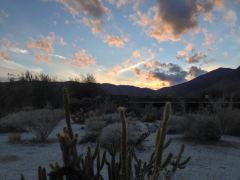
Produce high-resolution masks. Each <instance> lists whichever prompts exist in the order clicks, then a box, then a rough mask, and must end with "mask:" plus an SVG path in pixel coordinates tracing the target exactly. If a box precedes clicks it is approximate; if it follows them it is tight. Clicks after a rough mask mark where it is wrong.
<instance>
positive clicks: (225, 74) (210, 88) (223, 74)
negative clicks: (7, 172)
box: [158, 67, 240, 97]
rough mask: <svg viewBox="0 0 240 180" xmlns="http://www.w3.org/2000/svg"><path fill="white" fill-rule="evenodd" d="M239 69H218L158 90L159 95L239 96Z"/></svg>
mask: <svg viewBox="0 0 240 180" xmlns="http://www.w3.org/2000/svg"><path fill="white" fill-rule="evenodd" d="M239 90H240V67H238V68H237V69H230V68H219V69H216V70H213V71H211V72H209V73H206V74H204V75H201V76H199V77H197V78H195V79H193V80H191V81H188V82H185V83H182V84H179V85H175V86H172V87H167V88H162V89H159V90H158V94H159V95H163V94H167V95H171V96H182V97H187V96H199V95H203V94H211V95H216V96H217V95H221V94H233V95H234V94H240V92H239Z"/></svg>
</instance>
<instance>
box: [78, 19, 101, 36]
mask: <svg viewBox="0 0 240 180" xmlns="http://www.w3.org/2000/svg"><path fill="white" fill-rule="evenodd" d="M82 22H83V24H84V25H86V26H88V27H90V28H91V31H92V33H93V34H99V33H100V32H101V31H102V21H101V20H100V19H89V18H85V17H84V18H83V19H82Z"/></svg>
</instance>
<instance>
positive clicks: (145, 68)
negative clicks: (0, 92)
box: [0, 0, 240, 89]
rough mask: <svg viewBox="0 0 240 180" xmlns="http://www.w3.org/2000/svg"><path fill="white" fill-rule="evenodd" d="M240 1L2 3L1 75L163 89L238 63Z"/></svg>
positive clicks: (53, 0) (6, 0)
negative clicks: (90, 77) (85, 78)
mask: <svg viewBox="0 0 240 180" xmlns="http://www.w3.org/2000/svg"><path fill="white" fill-rule="evenodd" d="M239 17H240V0H225V1H224V0H1V1H0V77H1V79H2V80H3V79H6V77H7V74H8V73H10V74H20V73H21V72H24V71H26V70H30V71H32V72H33V73H41V72H43V73H46V74H49V75H51V76H54V77H57V79H58V80H69V79H70V78H74V77H77V76H80V75H81V74H86V73H92V74H94V75H95V77H96V79H97V81H98V82H100V83H113V84H128V85H134V86H139V87H148V88H153V89H159V88H161V87H165V86H170V85H175V84H179V83H182V82H185V81H188V80H190V79H192V78H194V77H197V76H199V75H201V74H204V73H206V72H207V71H210V70H213V69H216V68H218V67H230V68H237V67H238V66H239V65H240V51H239V47H240V23H239V22H240V20H239Z"/></svg>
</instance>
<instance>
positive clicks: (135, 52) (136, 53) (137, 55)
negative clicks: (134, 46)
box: [132, 50, 141, 57]
mask: <svg viewBox="0 0 240 180" xmlns="http://www.w3.org/2000/svg"><path fill="white" fill-rule="evenodd" d="M132 56H133V57H140V56H141V54H140V52H139V51H138V50H136V51H133V52H132Z"/></svg>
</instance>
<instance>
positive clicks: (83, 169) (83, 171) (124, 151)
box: [21, 90, 190, 180]
mask: <svg viewBox="0 0 240 180" xmlns="http://www.w3.org/2000/svg"><path fill="white" fill-rule="evenodd" d="M63 94H64V97H63V99H64V108H65V115H66V124H67V127H65V128H64V129H63V133H62V134H58V139H59V143H60V148H61V151H62V159H63V163H64V165H63V166H62V167H61V166H59V164H58V163H55V164H50V167H51V169H52V171H51V172H50V173H49V174H47V173H46V170H45V168H42V167H39V168H38V180H65V179H66V180H80V179H81V180H103V176H102V174H101V172H102V170H103V168H104V167H106V168H107V171H108V179H109V180H132V179H135V180H149V179H151V180H157V179H159V178H162V177H163V178H164V179H170V178H171V177H172V175H173V174H174V173H175V172H176V170H177V169H182V168H184V167H185V166H186V164H187V163H188V161H189V160H190V158H187V159H186V160H184V161H182V155H183V152H184V146H182V147H181V149H180V152H179V154H178V155H177V156H176V157H174V155H173V154H172V153H169V154H168V155H167V156H166V158H165V159H164V156H163V154H164V149H166V148H167V147H168V146H169V144H170V143H171V140H169V141H168V142H166V143H165V137H166V134H167V123H168V121H169V118H170V115H171V104H170V103H167V104H166V105H165V109H164V116H163V120H162V123H161V128H159V130H158V132H157V137H156V143H155V150H154V152H153V153H152V155H151V157H150V160H149V161H147V162H143V161H142V160H141V159H140V158H138V157H137V155H136V154H135V152H134V147H128V134H127V121H126V117H125V111H126V108H123V107H120V108H119V109H118V111H119V114H120V121H121V124H122V139H121V151H120V152H119V154H118V150H117V147H114V145H113V146H112V148H110V150H109V151H108V153H109V155H110V162H109V161H108V159H107V158H106V151H104V153H101V152H100V145H99V143H97V146H96V148H95V150H94V151H93V152H92V150H91V148H90V147H88V149H87V153H86V155H85V156H81V155H80V156H79V155H78V152H77V148H76V145H77V142H78V135H77V134H74V133H73V130H72V127H71V123H70V111H69V98H68V92H67V90H64V92H63ZM117 157H118V158H117ZM133 167H134V169H133ZM21 180H25V178H24V176H23V175H22V176H21Z"/></svg>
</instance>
